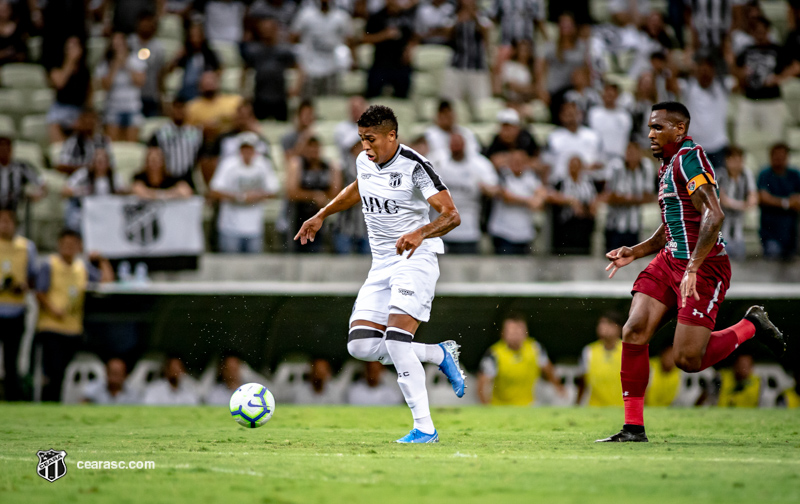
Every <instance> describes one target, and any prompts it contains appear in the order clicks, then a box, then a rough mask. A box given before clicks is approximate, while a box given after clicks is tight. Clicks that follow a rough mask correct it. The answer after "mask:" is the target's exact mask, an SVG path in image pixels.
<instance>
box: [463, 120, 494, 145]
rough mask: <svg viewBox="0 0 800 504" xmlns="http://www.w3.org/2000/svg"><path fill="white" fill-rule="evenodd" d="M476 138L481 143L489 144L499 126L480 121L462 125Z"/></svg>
mask: <svg viewBox="0 0 800 504" xmlns="http://www.w3.org/2000/svg"><path fill="white" fill-rule="evenodd" d="M464 126H465V127H466V128H467V129H469V130H470V131H472V132H473V133H474V134H475V136H476V137H477V138H478V141H479V142H480V143H481V145H489V144H490V143H492V139H493V138H494V136H495V135H496V134H497V132H498V130H499V129H500V127H499V126H498V125H497V124H496V123H489V122H481V123H471V124H465V125H464Z"/></svg>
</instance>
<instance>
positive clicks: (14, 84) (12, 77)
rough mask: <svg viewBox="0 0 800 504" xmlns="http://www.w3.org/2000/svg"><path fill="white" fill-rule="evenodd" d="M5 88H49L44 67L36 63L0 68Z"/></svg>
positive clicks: (16, 64) (14, 64)
mask: <svg viewBox="0 0 800 504" xmlns="http://www.w3.org/2000/svg"><path fill="white" fill-rule="evenodd" d="M0 82H2V84H3V87H7V88H14V89H43V88H46V87H47V86H48V84H47V74H46V73H45V71H44V67H42V66H41V65H36V64H34V63H7V64H5V65H3V66H2V67H0Z"/></svg>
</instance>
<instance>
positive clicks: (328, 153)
mask: <svg viewBox="0 0 800 504" xmlns="http://www.w3.org/2000/svg"><path fill="white" fill-rule="evenodd" d="M320 155H321V156H322V159H324V160H325V161H327V162H329V163H336V165H337V166H339V168H341V169H344V168H345V167H343V166H341V164H342V155H341V151H340V150H339V146H337V145H334V144H330V145H323V146H322V149H321V153H320Z"/></svg>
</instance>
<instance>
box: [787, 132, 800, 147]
mask: <svg viewBox="0 0 800 504" xmlns="http://www.w3.org/2000/svg"><path fill="white" fill-rule="evenodd" d="M786 142H787V143H788V144H789V147H790V148H791V149H792V150H794V151H797V150H800V128H790V129H789V131H788V132H787V133H786Z"/></svg>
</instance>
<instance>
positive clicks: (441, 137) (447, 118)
mask: <svg viewBox="0 0 800 504" xmlns="http://www.w3.org/2000/svg"><path fill="white" fill-rule="evenodd" d="M453 134H459V135H461V137H462V138H463V139H464V143H465V148H466V151H467V152H468V153H470V154H472V153H477V152H480V148H481V146H480V143H478V139H477V138H475V134H474V133H473V132H472V131H470V130H469V129H467V128H465V127H464V126H461V125H459V124H458V122H457V119H456V111H455V110H453V104H452V103H450V101H449V100H442V101H440V102H439V109H438V110H437V112H436V119H435V122H434V124H433V125H432V126H429V127H428V129H426V130H425V139H426V140H427V142H428V149H429V151H430V153H431V155H435V154H436V153H439V152H441V153H446V152H448V151H449V150H450V137H451V136H452V135H453Z"/></svg>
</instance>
